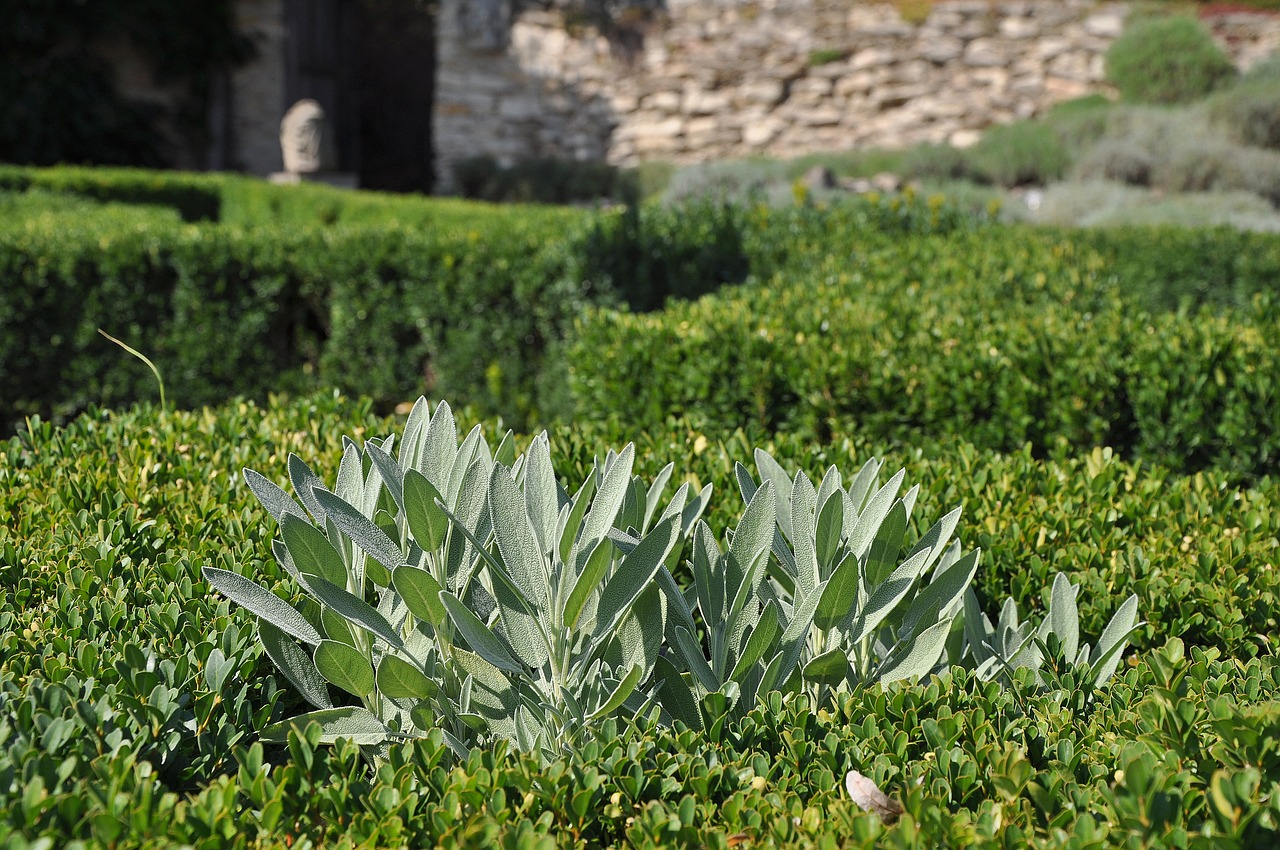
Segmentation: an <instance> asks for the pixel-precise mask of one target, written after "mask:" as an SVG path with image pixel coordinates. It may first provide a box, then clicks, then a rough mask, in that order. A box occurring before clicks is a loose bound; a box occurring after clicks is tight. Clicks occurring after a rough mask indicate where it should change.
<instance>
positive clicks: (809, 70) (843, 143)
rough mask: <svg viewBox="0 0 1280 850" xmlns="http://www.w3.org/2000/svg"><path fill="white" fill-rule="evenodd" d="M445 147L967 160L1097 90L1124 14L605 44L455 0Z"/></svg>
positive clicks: (761, 8)
mask: <svg viewBox="0 0 1280 850" xmlns="http://www.w3.org/2000/svg"><path fill="white" fill-rule="evenodd" d="M439 9H440V17H439V20H438V38H439V55H438V66H437V78H436V113H435V119H434V126H435V147H436V162H437V169H438V178H439V182H440V185H441V187H442V188H444V189H446V190H447V189H448V188H449V187H450V186H451V184H452V178H453V174H452V171H453V165H454V163H456V162H458V161H459V160H462V159H466V158H469V157H474V156H477V155H481V154H487V155H490V156H493V157H495V158H496V159H497V160H498V161H500V162H502V163H504V164H510V163H512V162H516V161H519V160H522V159H528V158H534V157H566V158H574V159H582V160H607V161H608V162H611V163H614V164H618V165H633V164H635V163H638V162H641V161H644V160H653V159H663V160H669V161H674V162H679V163H687V162H699V161H706V160H712V159H723V158H736V157H747V156H751V155H760V154H764V155H769V156H794V155H798V154H803V153H807V152H812V151H822V150H843V149H849V148H854V147H862V146H877V147H902V146H907V145H911V144H914V143H917V142H925V141H928V142H942V141H949V142H952V143H953V144H958V145H965V144H968V143H971V142H972V141H973V140H974V139H975V138H976V137H977V135H978V133H979V132H980V131H981V130H982V129H983V128H985V127H988V126H990V125H992V124H996V123H1003V122H1009V121H1013V120H1016V119H1019V118H1027V117H1030V116H1034V115H1037V114H1039V113H1041V112H1043V111H1044V110H1045V109H1046V108H1048V107H1049V106H1050V105H1052V104H1054V103H1056V102H1059V101H1062V100H1067V99H1070V98H1074V97H1079V96H1082V95H1085V94H1088V93H1091V92H1095V91H1099V90H1103V89H1104V88H1105V84H1104V82H1103V54H1104V53H1105V52H1106V49H1107V48H1108V47H1109V46H1110V44H1111V42H1112V41H1113V40H1115V38H1116V37H1117V36H1119V35H1120V33H1121V31H1122V30H1123V28H1124V23H1125V19H1126V17H1127V14H1128V7H1127V6H1126V5H1125V4H1120V3H1101V4H1099V3H1097V2H1091V0H1011V2H1000V0H942V2H937V3H935V4H934V5H933V7H932V9H931V10H930V11H929V13H928V17H927V18H926V19H925V20H924V21H923V22H920V23H910V22H908V21H905V20H904V19H903V18H902V16H901V15H900V14H899V12H898V11H897V9H896V8H895V7H894V6H891V5H884V4H873V3H865V2H848V0H845V2H835V0H668V2H667V3H666V4H665V8H663V9H662V10H660V11H659V12H657V13H653V14H647V15H636V16H634V17H633V18H632V19H630V20H628V21H626V22H625V23H626V29H625V30H623V31H616V30H615V31H614V32H612V33H610V35H609V36H606V35H604V34H601V32H600V31H599V30H598V29H597V28H594V27H592V26H590V25H588V24H584V23H583V22H581V21H577V20H575V19H574V17H573V16H572V14H568V13H566V11H565V10H564V9H562V8H557V6H556V4H554V3H540V4H534V5H527V4H523V3H519V2H516V3H515V5H512V3H511V0H506V2H504V0H443V1H442V2H441V3H440V5H439ZM1244 17H1245V19H1247V20H1245V19H1240V18H1239V17H1238V16H1237V17H1235V18H1223V19H1219V20H1218V21H1217V23H1216V29H1217V35H1218V37H1219V40H1220V41H1221V42H1222V43H1223V45H1224V46H1225V47H1226V48H1227V49H1228V51H1229V52H1230V53H1231V54H1232V56H1233V58H1234V59H1235V60H1236V61H1237V62H1238V63H1239V64H1241V65H1242V66H1247V65H1248V64H1251V63H1252V62H1254V61H1257V59H1259V58H1261V57H1263V56H1266V55H1268V54H1269V53H1270V52H1271V51H1274V50H1275V49H1276V48H1277V46H1280V18H1278V17H1275V16H1271V17H1268V16H1259V15H1246V16H1244Z"/></svg>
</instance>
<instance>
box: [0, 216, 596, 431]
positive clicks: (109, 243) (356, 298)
mask: <svg viewBox="0 0 1280 850" xmlns="http://www.w3.org/2000/svg"><path fill="white" fill-rule="evenodd" d="M572 220H573V218H572V217H571V216H570V215H569V214H568V213H566V212H564V211H560V210H547V211H545V212H543V213H542V214H540V215H532V214H531V213H530V211H528V210H520V211H509V212H508V211H501V212H500V211H495V210H485V211H483V213H482V214H476V213H475V212H474V211H473V213H472V217H471V220H470V221H467V220H462V219H455V220H454V221H451V222H447V223H441V224H439V225H437V226H433V227H429V228H411V227H406V226H399V225H391V224H384V225H381V226H364V227H355V226H334V227H327V228H325V227H316V226H311V227H290V226H287V225H264V226H260V227H254V228H252V229H246V228H240V227H229V226H221V225H179V224H170V223H165V222H161V221H157V220H156V219H155V218H154V216H148V215H144V214H143V213H137V212H134V211H133V210H118V209H103V210H101V211H96V212H88V213H85V212H77V213H76V214H74V215H66V216H60V215H51V216H43V217H39V218H32V219H28V220H25V221H22V220H19V221H16V222H8V223H6V224H7V226H0V279H3V280H4V281H5V292H6V293H7V295H6V297H5V298H3V299H0V387H3V389H2V390H0V410H2V411H3V412H4V416H5V418H6V419H9V418H11V417H13V416H15V415H17V416H22V415H26V414H30V413H42V414H44V415H46V416H47V415H49V414H50V413H54V414H65V413H68V412H73V411H75V410H78V409H82V408H83V407H84V406H85V405H87V404H89V403H97V404H103V405H114V404H122V403H127V402H129V401H130V400H133V399H137V398H147V397H154V392H155V390H154V379H153V378H152V377H151V375H150V373H149V372H148V371H147V370H146V369H145V367H143V366H142V364H141V363H139V362H137V361H135V360H133V358H131V357H129V356H128V355H126V354H125V353H124V352H122V351H120V350H118V349H116V348H115V347H114V346H112V345H111V344H110V343H108V342H107V341H106V340H105V339H102V338H101V337H100V336H99V335H98V333H97V330H98V329H99V328H101V329H103V330H105V331H106V332H107V333H110V334H112V335H113V336H116V337H119V338H121V339H122V340H124V341H125V342H127V343H129V344H130V345H132V346H133V347H135V348H137V349H138V350H140V351H142V352H143V353H144V354H146V355H147V356H148V357H150V358H151V359H152V360H154V361H155V362H156V364H157V366H158V367H159V369H160V371H161V374H162V375H163V377H164V380H165V383H166V388H167V390H168V393H169V396H170V398H172V399H174V400H175V402H176V403H177V404H179V405H181V406H192V405H200V404H206V403H211V402H215V401H218V400H221V399H225V398H226V397H228V396H229V395H232V394H250V395H256V396H258V397H265V395H266V394H267V393H269V392H277V391H281V390H287V389H289V388H298V387H302V386H316V385H320V386H326V385H327V386H337V387H340V388H344V389H351V390H353V391H357V392H362V393H365V394H367V395H370V396H372V397H374V398H377V399H380V400H382V401H384V402H394V401H400V400H404V399H412V398H414V397H416V396H417V395H418V394H419V393H421V392H424V391H434V392H455V393H460V394H461V393H465V395H466V396H467V398H468V399H470V400H471V401H473V402H474V403H479V404H483V405H485V406H486V408H487V409H491V410H495V411H499V412H503V413H506V414H507V415H512V416H517V417H519V416H524V415H528V414H529V413H530V412H531V411H534V410H536V409H537V407H538V399H537V398H536V397H535V396H534V393H533V387H534V386H535V381H534V379H535V378H536V376H537V374H538V367H539V364H540V360H541V356H542V352H543V350H544V349H545V347H546V345H547V344H548V341H550V340H554V339H558V338H559V337H560V336H562V335H563V330H562V329H563V328H564V327H565V326H566V325H567V324H568V323H569V322H570V321H571V319H572V316H574V315H575V314H576V313H577V312H578V309H579V300H580V299H579V297H578V294H577V293H576V292H575V291H574V290H573V288H572V287H570V286H568V285H566V284H565V283H563V280H564V278H563V276H562V275H560V274H558V273H556V272H555V263H557V262H559V259H558V257H556V256H554V255H550V254H549V253H548V252H547V250H546V247H545V246H546V244H547V242H548V240H549V239H550V238H552V236H553V234H558V233H559V232H560V231H561V230H562V229H563V228H564V227H565V225H566V224H568V223H570V222H572Z"/></svg>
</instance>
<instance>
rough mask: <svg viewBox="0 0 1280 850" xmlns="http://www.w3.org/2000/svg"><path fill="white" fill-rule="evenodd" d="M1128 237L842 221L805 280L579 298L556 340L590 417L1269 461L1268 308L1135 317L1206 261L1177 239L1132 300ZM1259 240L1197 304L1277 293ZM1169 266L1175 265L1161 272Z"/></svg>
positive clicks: (1263, 467)
mask: <svg viewBox="0 0 1280 850" xmlns="http://www.w3.org/2000/svg"><path fill="white" fill-rule="evenodd" d="M1138 238H1139V237H1138V236H1137V235H1136V234H1134V233H1132V232H1131V233H1126V234H1121V235H1119V236H1116V237H1113V238H1112V240H1111V241H1110V242H1108V241H1106V240H1105V239H1100V238H1098V237H1096V236H1095V235H1093V234H1089V235H1088V236H1087V237H1086V236H1080V235H1078V234H1074V233H1072V234H1063V233H1054V232H1044V231H1035V230H1029V229H1026V228H1005V227H990V228H983V229H979V230H969V231H957V232H954V233H951V234H947V235H942V236H928V235H924V236H914V237H911V238H893V237H888V236H880V235H877V234H874V233H867V232H861V233H852V234H849V235H847V236H846V237H844V238H843V239H841V240H839V241H834V242H831V243H829V244H828V251H827V253H825V254H815V255H812V256H811V257H810V258H809V259H807V260H806V262H807V265H806V266H805V267H804V268H803V270H802V272H801V273H799V274H793V273H789V272H785V271H784V272H783V273H780V274H779V275H777V276H776V277H775V278H773V279H772V280H770V281H769V282H768V283H760V284H756V285H750V286H746V287H741V288H738V289H735V290H731V291H726V292H723V293H720V294H718V295H716V296H711V297H708V298H704V299H702V300H700V301H698V302H694V303H682V304H674V305H671V306H670V307H668V309H667V310H666V311H664V312H663V313H658V314H650V315H643V316H641V315H632V314H629V313H627V312H619V311H611V310H596V311H593V312H591V313H590V314H588V317H587V318H586V319H585V320H583V321H582V322H581V323H580V325H579V328H578V332H577V336H576V341H575V344H574V347H573V348H572V349H571V350H570V352H569V362H570V364H571V367H570V368H571V374H570V379H571V384H572V388H573V396H574V400H575V403H576V406H577V410H579V411H583V412H586V413H587V415H591V413H590V412H592V411H607V412H608V413H609V414H610V415H615V416H617V417H618V418H619V419H620V420H621V421H624V422H629V423H633V424H637V425H641V424H644V425H649V424H653V423H659V422H662V421H663V420H664V419H665V418H666V417H668V416H671V415H677V416H679V415H688V416H690V417H692V418H695V419H697V420H699V421H700V422H702V423H704V425H705V427H707V428H708V429H711V430H713V431H714V430H720V429H724V428H736V427H740V426H751V427H755V428H758V429H760V430H762V431H765V432H772V431H776V430H795V431H799V432H801V433H805V434H810V435H814V436H816V437H817V438H819V439H823V438H825V436H826V435H828V434H830V433H831V432H832V431H833V430H845V429H854V430H858V431H860V432H864V433H867V434H868V435H871V436H874V437H875V438H878V439H892V440H897V441H903V442H910V441H911V440H913V439H918V438H919V437H920V436H922V435H934V434H954V435H958V436H960V437H963V438H964V439H966V440H969V441H971V442H973V443H974V444H976V445H978V446H981V447H984V448H993V449H1000V450H1006V451H1010V450H1016V449H1018V448H1019V447H1021V446H1023V445H1024V444H1029V445H1030V446H1031V447H1032V449H1033V451H1034V452H1036V453H1037V454H1039V455H1043V454H1045V453H1047V452H1049V451H1051V450H1052V449H1054V447H1055V446H1057V445H1059V444H1060V443H1065V444H1066V445H1069V446H1071V447H1073V448H1074V449H1076V450H1087V449H1089V448H1092V447H1093V446H1099V445H1107V446H1112V447H1115V448H1116V449H1118V450H1120V451H1122V452H1123V453H1125V454H1126V455H1132V456H1137V457H1143V458H1148V459H1151V460H1154V461H1156V462H1159V463H1162V464H1166V465H1168V466H1170V467H1173V468H1175V469H1182V470H1195V469H1203V468H1206V467H1210V466H1213V467H1218V468H1221V469H1225V470H1231V471H1233V472H1235V473H1237V474H1241V475H1246V476H1248V475H1259V474H1264V473H1266V472H1269V471H1271V470H1272V469H1274V464H1275V462H1276V460H1277V458H1278V457H1280V398H1278V397H1277V394H1276V389H1275V386H1274V382H1273V380H1272V376H1273V375H1275V374H1280V372H1277V370H1278V369H1280V354H1278V353H1277V349H1276V348H1275V346H1274V345H1273V344H1272V341H1273V340H1274V339H1275V337H1276V333H1277V330H1280V308H1278V307H1277V306H1276V303H1274V302H1272V301H1271V300H1269V297H1268V296H1265V295H1259V296H1257V297H1256V298H1255V299H1254V300H1253V301H1251V302H1247V304H1246V306H1244V307H1241V308H1239V309H1227V308H1221V309H1222V310H1224V311H1225V312H1221V313H1215V312H1209V311H1208V310H1207V309H1206V310H1202V311H1199V312H1157V313H1147V312H1144V311H1143V310H1142V309H1141V306H1140V305H1141V304H1142V303H1143V302H1144V300H1146V301H1154V300H1157V299H1159V298H1164V299H1172V298H1173V294H1174V293H1182V292H1185V293H1187V294H1188V295H1189V296H1194V295H1195V294H1196V289H1197V285H1196V284H1195V283H1194V279H1195V276H1196V275H1199V274H1201V273H1204V272H1206V271H1207V272H1210V273H1212V272H1213V271H1214V270H1213V269H1212V268H1206V267H1200V268H1191V266H1192V263H1193V260H1192V258H1193V257H1194V256H1197V255H1196V254H1194V253H1192V252H1191V251H1189V252H1188V253H1187V254H1185V255H1181V256H1178V257H1176V258H1173V259H1170V260H1167V261H1166V262H1165V263H1164V264H1163V265H1156V266H1155V267H1154V271H1153V270H1148V271H1147V273H1146V274H1145V275H1143V276H1141V277H1138V276H1137V275H1136V274H1135V277H1138V279H1137V281H1136V288H1137V290H1138V291H1137V292H1135V293H1129V292H1127V291H1126V290H1127V287H1128V282H1127V281H1125V280H1123V279H1117V276H1118V275H1119V274H1125V273H1128V272H1130V271H1132V270H1134V269H1135V268H1137V267H1138V266H1139V265H1141V262H1140V258H1141V257H1143V256H1150V255H1151V254H1152V253H1154V252H1152V251H1149V250H1147V249H1142V250H1131V244H1130V243H1128V242H1126V241H1125V240H1130V239H1132V240H1134V241H1137V240H1138ZM1148 238H1150V239H1152V240H1153V241H1154V242H1155V243H1156V244H1158V245H1164V246H1168V245H1169V243H1170V242H1171V239H1169V238H1167V237H1165V236H1163V235H1162V234H1159V233H1155V234H1148ZM1252 241H1254V242H1257V243H1259V244H1264V245H1265V246H1266V247H1267V248H1268V249H1269V252H1270V253H1269V254H1265V255H1262V256H1260V257H1259V256H1255V257H1253V258H1252V259H1238V260H1237V261H1236V262H1235V264H1234V268H1235V269H1238V270H1240V273H1239V274H1238V275H1237V277H1236V278H1235V279H1233V280H1232V281H1230V282H1229V283H1224V284H1222V285H1221V286H1217V285H1216V283H1211V284H1210V285H1209V286H1207V287H1205V290H1206V292H1211V294H1201V295H1200V299H1201V301H1204V300H1208V299H1210V298H1211V299H1212V300H1214V301H1217V302H1219V303H1222V302H1226V303H1231V302H1233V301H1241V300H1243V299H1244V297H1245V293H1247V292H1249V291H1250V290H1257V289H1261V288H1263V287H1264V286H1266V287H1274V279H1269V272H1268V271H1266V269H1268V268H1269V265H1270V264H1271V263H1274V262H1275V261H1276V258H1280V250H1277V245H1280V239H1276V238H1275V237H1271V238H1270V239H1269V240H1262V239H1258V238H1256V237H1253V238H1252ZM1090 242H1092V243H1093V244H1095V245H1100V246H1102V247H1103V248H1106V249H1110V250H1111V251H1112V252H1113V258H1111V259H1109V258H1108V257H1107V255H1106V253H1104V252H1103V251H1101V250H1093V249H1092V248H1090V247H1089V245H1090ZM1190 244H1191V246H1192V250H1194V249H1195V248H1196V245H1195V242H1194V241H1192V242H1191V243H1190ZM1229 244H1231V243H1229ZM1234 244H1236V245H1237V246H1238V245H1239V244H1240V243H1239V241H1237V242H1236V243H1234ZM1203 247H1205V248H1206V249H1210V248H1212V243H1211V242H1210V243H1208V244H1207V245H1205V246H1203ZM1129 251H1131V253H1126V252H1129ZM1199 256H1215V257H1223V256H1224V254H1223V253H1213V252H1211V251H1210V250H1205V251H1203V252H1202V253H1201V254H1200V255H1199ZM1115 257H1119V259H1114V258H1115ZM1250 264H1252V268H1246V267H1247V266H1249V265H1250ZM1117 266H1118V267H1119V269H1120V271H1119V272H1114V271H1113V269H1116V268H1117ZM1177 266H1181V271H1182V272H1183V276H1182V277H1181V278H1180V279H1179V278H1177V277H1170V278H1167V279H1164V282H1163V285H1159V284H1158V282H1157V281H1156V280H1155V279H1154V275H1158V274H1160V273H1161V271H1163V270H1165V269H1170V270H1172V269H1174V268H1175V267H1177ZM1210 280H1212V279H1210Z"/></svg>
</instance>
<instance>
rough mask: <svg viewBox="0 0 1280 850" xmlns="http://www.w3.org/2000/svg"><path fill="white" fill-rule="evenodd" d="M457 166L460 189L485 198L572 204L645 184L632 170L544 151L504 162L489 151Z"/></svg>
mask: <svg viewBox="0 0 1280 850" xmlns="http://www.w3.org/2000/svg"><path fill="white" fill-rule="evenodd" d="M453 170H454V180H455V181H456V182H457V184H458V189H459V192H460V194H461V195H462V196H463V197H464V198H474V199H476V200H481V201H493V202H502V203H510V202H515V203H525V204H568V203H573V202H576V201H593V200H600V199H607V198H611V199H615V200H625V199H627V198H630V197H632V196H635V195H636V194H637V193H638V192H639V189H640V187H639V185H638V184H637V183H635V182H634V181H632V180H631V179H630V177H629V175H627V174H626V173H624V172H622V171H620V170H619V169H618V168H617V167H615V166H612V165H607V164H605V163H602V162H578V161H575V160H568V159H556V158H545V157H544V158H537V159H526V160H521V161H519V162H516V163H514V164H512V165H509V166H503V165H500V164H499V163H498V161H497V160H496V159H494V158H493V157H491V156H487V155H485V156H476V157H469V158H467V159H463V160H461V161H459V162H458V163H456V164H455V165H454V166H453Z"/></svg>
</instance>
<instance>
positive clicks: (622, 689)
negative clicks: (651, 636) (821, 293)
mask: <svg viewBox="0 0 1280 850" xmlns="http://www.w3.org/2000/svg"><path fill="white" fill-rule="evenodd" d="M643 675H644V671H643V670H641V669H640V666H639V665H636V666H635V667H632V668H631V669H630V670H629V671H627V675H626V676H624V677H622V680H621V681H620V682H618V684H617V686H616V687H615V688H614V689H613V693H611V694H610V695H609V698H608V699H606V700H605V701H604V703H603V704H601V705H600V706H599V707H598V708H597V709H596V710H595V711H593V712H591V714H590V715H588V717H587V720H588V721H591V720H599V719H600V718H602V717H607V716H608V715H610V714H612V713H613V712H614V711H616V710H617V709H618V707H619V706H620V705H622V704H623V703H624V702H626V701H627V697H629V696H631V694H632V693H633V692H634V691H635V689H636V686H637V685H639V684H640V679H641V677H643Z"/></svg>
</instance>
